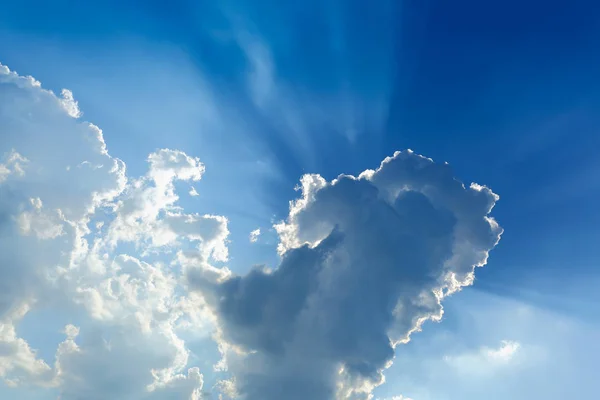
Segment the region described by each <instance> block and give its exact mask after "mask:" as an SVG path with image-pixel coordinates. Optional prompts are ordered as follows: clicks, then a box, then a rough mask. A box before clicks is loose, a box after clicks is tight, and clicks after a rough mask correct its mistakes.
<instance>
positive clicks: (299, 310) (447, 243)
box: [188, 150, 502, 400]
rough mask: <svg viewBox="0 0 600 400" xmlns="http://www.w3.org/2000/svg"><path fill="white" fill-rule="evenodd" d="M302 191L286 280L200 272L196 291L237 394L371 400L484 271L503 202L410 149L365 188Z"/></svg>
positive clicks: (283, 235) (262, 274)
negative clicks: (215, 321) (403, 349)
mask: <svg viewBox="0 0 600 400" xmlns="http://www.w3.org/2000/svg"><path fill="white" fill-rule="evenodd" d="M300 189H301V191H302V197H301V198H299V199H298V200H296V201H294V202H292V203H291V204H290V213H289V217H288V218H287V221H285V222H282V223H281V224H279V225H276V229H277V231H278V233H279V235H280V245H279V251H280V253H281V254H282V256H283V260H282V262H281V265H280V266H279V267H278V268H277V269H275V270H269V269H267V268H255V269H254V270H252V271H251V272H250V273H248V274H247V275H245V276H231V275H230V273H229V272H228V271H220V273H219V271H215V270H214V269H211V270H207V269H205V268H204V269H203V268H193V269H190V270H189V271H188V276H189V280H190V282H191V284H192V285H194V286H195V287H197V288H199V289H200V290H202V291H203V292H204V293H205V294H206V298H207V300H208V302H209V304H210V305H211V306H212V307H213V309H214V311H215V313H216V314H217V315H218V317H219V321H220V337H221V340H222V343H223V346H222V348H223V349H224V353H225V354H224V355H225V356H226V357H227V361H228V363H229V367H230V369H231V371H232V372H233V374H234V376H235V378H234V379H233V380H231V381H230V382H229V383H230V385H229V387H230V388H232V387H233V388H232V392H236V394H238V395H241V396H242V397H243V398H245V399H246V400H270V399H273V400H275V399H289V400H295V399H298V400H300V399H315V400H328V399H356V400H358V399H368V398H370V397H371V391H372V390H373V388H374V387H376V386H377V385H379V384H381V383H382V382H383V381H384V375H383V371H384V370H385V369H386V368H387V367H389V365H390V364H391V362H392V360H393V357H394V349H395V347H396V346H397V345H398V344H400V343H403V342H406V341H408V340H409V337H410V335H411V333H413V332H414V331H416V330H419V329H420V327H421V324H422V323H423V322H424V321H426V320H429V319H434V320H435V319H440V318H441V316H442V312H443V309H442V304H441V303H442V300H443V299H444V297H446V296H448V295H450V294H452V293H454V292H456V291H458V290H460V288H461V287H463V286H466V285H470V284H472V283H473V279H474V269H475V267H478V266H483V265H484V264H485V263H486V261H487V257H488V252H489V251H490V250H491V249H492V248H493V247H494V246H495V245H496V244H497V242H498V240H499V239H500V235H501V233H502V230H501V228H500V227H499V225H498V224H497V223H496V222H495V220H494V219H492V218H491V217H489V213H490V211H491V210H492V207H493V206H494V204H495V202H496V201H497V200H498V196H497V195H495V194H494V193H493V192H492V191H491V190H490V189H488V188H486V187H484V186H480V185H477V184H471V185H470V186H469V187H465V186H464V185H463V184H462V183H461V182H459V181H458V180H456V179H455V178H454V177H453V175H452V171H451V169H450V167H449V166H448V165H447V164H436V163H434V162H433V161H432V160H431V159H428V158H425V157H422V156H420V155H417V154H415V153H413V152H412V151H410V150H409V151H405V152H396V153H395V154H394V156H393V157H388V158H386V159H385V160H384V161H383V162H382V163H381V166H380V167H379V168H378V169H377V170H367V171H364V172H363V173H362V174H361V175H360V176H358V177H354V176H348V175H341V176H339V177H338V178H337V179H335V180H334V181H332V182H327V181H326V180H325V179H323V178H322V177H321V176H319V175H305V176H304V177H303V178H302V180H301V187H300Z"/></svg>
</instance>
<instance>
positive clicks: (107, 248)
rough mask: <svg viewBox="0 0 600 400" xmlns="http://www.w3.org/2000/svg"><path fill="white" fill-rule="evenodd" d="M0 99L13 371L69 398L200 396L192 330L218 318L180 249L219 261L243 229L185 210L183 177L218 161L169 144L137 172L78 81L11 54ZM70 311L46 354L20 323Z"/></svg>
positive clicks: (4, 271)
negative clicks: (82, 99)
mask: <svg viewBox="0 0 600 400" xmlns="http://www.w3.org/2000/svg"><path fill="white" fill-rule="evenodd" d="M0 109H1V110H2V112H1V113H0V132H4V133H5V134H4V135H3V137H2V141H0V155H2V158H1V159H0V183H1V184H2V189H1V193H2V195H1V196H0V216H2V217H3V218H1V219H0V228H2V229H0V379H2V380H3V381H4V382H5V384H6V385H10V386H43V387H54V388H56V390H58V391H59V393H60V398H61V399H64V400H74V399H81V398H86V399H108V398H118V399H126V400H130V399H135V400H138V399H157V400H158V399H165V398H174V399H200V397H201V390H202V387H203V384H204V382H203V377H202V374H201V373H200V370H199V369H198V368H197V367H196V366H194V365H190V364H191V361H190V357H189V354H190V351H189V349H188V347H187V344H186V342H185V341H184V340H183V339H182V332H183V331H185V332H186V333H188V334H189V333H190V332H193V334H194V335H196V336H198V335H200V336H202V335H204V336H206V335H208V333H209V332H210V329H211V324H212V319H211V316H210V314H209V313H207V312H206V310H205V308H204V306H203V301H202V299H201V298H199V297H198V296H197V295H195V294H192V295H188V293H187V292H186V290H185V288H184V287H183V286H182V282H183V280H182V279H181V274H182V273H184V272H185V270H186V268H189V267H188V266H187V264H185V263H183V262H182V258H181V257H180V254H182V249H185V250H186V251H188V252H191V253H193V254H195V255H196V256H197V259H194V260H201V262H202V263H203V264H204V265H206V268H209V267H210V263H211V262H213V261H215V260H220V261H223V260H226V259H227V257H228V253H227V236H228V234H229V231H228V228H227V219H226V218H224V217H221V216H215V215H203V214H186V213H184V212H183V211H182V210H181V208H180V207H179V206H178V205H177V201H178V199H179V196H178V194H177V192H176V190H175V182H177V181H183V182H195V181H199V180H200V179H201V177H202V174H203V173H204V165H203V164H202V163H201V162H200V160H199V159H198V158H196V157H191V156H188V155H187V154H185V153H183V152H181V151H178V150H171V149H161V150H158V151H157V152H155V153H152V154H150V155H149V157H148V173H147V174H146V175H144V176H142V177H138V178H133V179H128V178H127V176H126V174H125V164H124V163H123V162H122V161H121V160H118V159H116V158H114V157H112V156H111V155H110V154H109V153H108V149H107V147H106V144H105V143H104V138H103V134H102V131H101V130H100V128H98V127H97V126H95V125H93V124H90V123H85V122H81V121H80V120H79V119H78V117H79V116H80V115H81V112H80V110H79V108H78V106H77V102H76V101H75V99H74V98H73V96H72V93H71V92H70V91H68V90H63V92H62V97H60V98H59V97H57V96H56V95H55V94H54V93H52V92H51V91H48V90H44V89H42V88H41V85H40V84H39V82H37V81H35V80H34V79H32V78H28V77H21V76H19V75H17V74H16V73H14V72H11V71H10V70H9V69H8V68H6V67H4V66H2V65H0ZM94 228H95V229H94ZM127 243H131V244H132V245H133V246H127ZM133 248H135V251H136V254H135V256H132V255H129V254H127V253H126V252H127V250H128V249H133ZM65 312H68V313H70V314H69V317H68V318H69V320H70V319H73V320H76V321H77V325H76V326H75V325H73V324H67V323H68V322H70V321H68V320H67V321H64V322H65V324H66V326H65V328H64V335H65V338H64V340H63V341H62V342H61V343H56V345H57V348H56V351H55V357H54V359H53V360H42V359H40V358H39V356H38V355H37V353H36V351H35V349H33V348H32V347H31V346H30V344H29V343H27V341H25V340H24V339H23V338H22V337H19V335H18V334H19V324H20V323H21V321H22V320H23V318H25V317H28V318H37V317H36V316H37V315H40V313H43V315H48V316H49V317H50V318H53V316H55V315H64V313H65ZM38 326H39V328H40V329H42V330H43V329H49V328H46V327H45V322H44V323H42V322H40V323H39V324H38ZM50 362H52V364H50Z"/></svg>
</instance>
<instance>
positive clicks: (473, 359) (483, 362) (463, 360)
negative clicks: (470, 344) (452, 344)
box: [444, 340, 521, 376]
mask: <svg viewBox="0 0 600 400" xmlns="http://www.w3.org/2000/svg"><path fill="white" fill-rule="evenodd" d="M520 348H521V344H520V343H519V342H515V341H510V340H502V341H501V342H500V345H499V346H498V347H495V348H490V347H487V346H484V347H481V348H480V349H478V350H476V351H474V352H467V353H462V354H459V355H451V356H446V357H444V361H445V362H446V363H448V365H450V366H451V367H452V368H453V369H454V370H455V371H456V372H457V373H458V374H462V375H466V376H482V375H491V374H493V373H496V372H497V370H498V369H499V368H504V367H508V366H509V365H510V364H511V361H513V359H514V358H515V357H516V356H518V353H519V350H520Z"/></svg>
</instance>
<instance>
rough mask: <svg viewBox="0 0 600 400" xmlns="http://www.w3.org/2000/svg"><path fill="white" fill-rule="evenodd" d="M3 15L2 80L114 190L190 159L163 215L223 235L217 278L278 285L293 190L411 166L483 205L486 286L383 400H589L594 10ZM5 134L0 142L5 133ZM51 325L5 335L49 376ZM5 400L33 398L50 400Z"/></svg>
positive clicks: (427, 7)
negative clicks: (273, 273) (492, 231)
mask: <svg viewBox="0 0 600 400" xmlns="http://www.w3.org/2000/svg"><path fill="white" fill-rule="evenodd" d="M2 10H3V11H2V12H1V13H0V62H1V63H2V64H3V65H6V66H8V67H9V68H10V69H11V70H14V71H16V72H17V73H18V74H19V75H21V76H25V75H32V76H33V77H35V78H36V79H37V80H39V81H40V82H41V83H42V86H43V87H44V88H46V89H50V90H53V91H54V92H55V93H60V91H61V89H63V88H67V89H69V90H71V91H72V92H73V95H74V97H75V99H76V100H77V101H78V106H79V109H80V110H81V111H82V112H83V116H82V117H80V119H82V120H85V121H90V122H92V123H94V124H95V125H97V126H99V127H100V128H101V129H102V130H103V133H104V140H105V142H106V145H107V146H108V149H109V152H110V155H111V156H112V157H116V158H119V159H121V160H123V161H124V162H125V163H126V165H127V174H128V176H131V177H140V176H143V175H144V174H146V171H147V170H148V167H147V165H148V164H147V161H146V160H147V157H148V154H150V153H153V152H156V151H157V150H158V149H162V148H169V149H177V150H180V151H182V152H184V153H185V154H187V155H189V156H190V157H198V158H199V159H200V160H201V162H202V163H203V164H204V166H205V167H206V171H205V172H203V173H202V179H201V180H195V179H194V178H193V174H192V175H190V176H192V177H191V178H190V177H189V176H188V177H187V178H185V179H184V178H181V176H178V177H175V178H174V181H173V184H174V187H175V188H176V189H177V191H178V193H181V194H180V196H179V197H180V198H179V202H178V204H179V205H180V206H181V207H182V208H183V209H185V210H186V212H192V213H201V214H204V213H208V214H211V215H219V216H221V215H222V216H226V217H227V219H228V224H227V227H228V231H229V236H228V239H227V247H228V252H229V258H228V259H227V261H223V260H221V261H219V260H217V264H218V265H225V264H226V265H227V267H228V268H229V269H230V270H231V271H232V272H233V273H234V274H239V275H241V276H244V274H246V273H247V272H248V271H249V269H250V267H251V266H252V265H254V264H263V263H266V264H267V265H269V266H270V267H272V268H275V267H276V266H277V265H278V264H279V256H278V254H277V244H278V243H279V242H280V241H281V240H282V239H281V238H282V236H281V232H280V231H279V232H278V231H277V230H276V229H274V228H273V224H274V223H277V222H278V221H281V220H285V219H286V218H288V213H289V201H290V200H293V199H295V198H297V197H298V196H299V194H298V192H296V191H294V187H295V186H296V185H297V183H298V182H299V179H300V177H301V176H302V175H303V174H307V173H316V174H320V175H321V176H322V177H323V178H325V179H326V180H332V179H334V178H336V177H337V176H338V175H339V174H341V173H344V174H351V175H355V176H358V174H360V173H361V172H362V171H364V170H366V169H375V168H377V166H378V165H379V163H380V162H381V161H382V160H383V159H384V158H385V157H387V156H391V155H392V154H393V153H394V151H396V150H405V149H412V150H414V151H415V152H416V153H418V154H422V155H424V156H426V157H430V158H432V159H433V160H435V162H436V163H443V162H448V163H449V164H450V166H451V167H452V171H453V174H454V176H455V177H457V178H458V179H460V180H461V181H463V182H465V183H466V184H467V186H468V184H469V183H470V182H477V183H479V184H482V185H486V186H487V187H489V188H491V189H492V190H493V191H494V192H495V193H497V194H499V196H500V200H499V201H498V203H497V205H496V207H495V208H494V210H493V213H492V215H493V217H494V218H495V219H496V220H497V221H498V223H499V224H500V225H501V226H502V228H503V229H504V234H503V236H502V239H501V241H500V242H499V244H498V245H497V247H496V248H494V249H493V250H492V251H491V253H490V258H489V261H488V263H487V265H486V267H485V268H481V269H478V270H477V273H476V278H475V283H474V285H473V286H472V287H468V288H465V289H464V290H463V291H462V292H461V293H458V294H456V295H455V296H452V297H450V298H449V299H447V300H446V301H445V302H444V305H445V308H446V312H445V315H444V318H443V320H442V322H441V323H430V322H427V323H425V325H424V327H423V331H422V332H419V333H417V334H414V335H413V337H412V340H411V342H410V343H408V344H406V345H401V346H399V347H397V348H396V356H397V361H396V362H395V363H394V365H393V366H392V367H391V368H390V369H389V370H387V372H386V377H387V382H386V383H385V384H383V385H381V386H379V387H377V388H376V389H375V392H374V393H375V395H376V396H377V397H378V398H381V399H392V398H393V396H399V395H403V396H406V397H408V398H410V399H414V400H423V399H444V398H447V399H450V400H451V399H479V398H482V397H486V398H492V399H495V398H507V397H510V398H513V399H530V398H547V399H549V400H552V399H562V398H564V397H565V396H569V397H577V398H582V399H586V398H590V399H591V398H594V397H595V394H594V392H593V390H594V385H593V383H594V382H593V377H592V375H591V374H590V372H589V371H591V370H593V369H594V368H595V367H597V365H598V363H597V361H595V360H594V358H596V359H597V357H598V355H599V354H598V353H597V350H595V345H594V342H595V340H597V338H598V337H599V335H600V326H599V324H600V315H599V314H598V311H597V310H598V306H599V304H598V303H599V302H600V296H599V295H598V294H597V291H596V290H595V288H596V287H597V285H598V283H600V273H599V272H598V264H599V262H600V257H599V256H598V253H597V251H596V246H597V243H598V242H599V240H600V234H599V231H598V228H597V226H598V224H599V223H600V214H599V213H598V212H597V200H596V199H597V197H598V195H600V184H598V183H597V182H599V180H598V177H599V176H600V161H599V158H598V157H597V155H596V153H597V151H598V149H600V135H599V134H598V131H599V130H600V116H599V115H598V112H597V110H598V108H599V107H600V81H599V80H598V79H597V71H598V70H600V55H599V53H598V51H597V48H598V46H599V45H600V43H599V41H600V39H599V38H600V5H597V4H596V3H595V2H593V1H590V0H588V1H584V0H575V1H570V2H562V1H546V2H541V1H533V0H526V1H512V0H511V1H502V2H501V1H492V2H479V1H473V0H465V1H454V2H444V1H436V0H428V1H421V2H414V1H400V2H393V1H375V2H373V3H369V4H368V5H367V3H365V2H359V1H346V2H342V1H326V2H317V1H307V2H303V3H299V4H298V5H295V4H291V3H290V4H281V3H280V2H271V1H269V2H267V1H263V2H258V3H257V2H250V1H222V2H216V3H215V2H213V3H209V2H202V1H194V2H192V1H174V2H171V3H169V4H168V5H167V4H166V3H164V2H155V1H147V2H133V1H128V2H113V1H105V2H95V1H90V2H75V3H74V2H67V1H54V2H51V3H46V2H38V1H21V2H10V3H7V4H4V5H2ZM33 10H35V11H33ZM7 93H8V92H7ZM6 98H7V99H10V97H8V95H7V97H6ZM8 126H9V125H6V126H1V125H0V128H2V129H5V131H2V132H0V135H2V136H4V135H6V137H8V136H9V135H11V134H14V133H12V132H9V130H8V128H7V127H8ZM49 132H50V130H49ZM39 135H42V133H39ZM15 140H16V139H15ZM44 140H49V139H44ZM8 143H13V141H12V139H11V140H10V141H8ZM14 143H18V141H14ZM49 143H50V142H49ZM15 146H16V145H15ZM15 148H16V147H15ZM0 150H2V152H4V151H6V152H7V153H8V151H10V150H11V148H6V149H5V146H4V145H3V146H2V147H1V148H0ZM17 150H18V149H17ZM57 154H58V153H57ZM28 158H30V157H28ZM185 162H186V163H192V164H189V165H192V167H194V168H195V167H197V165H196V164H194V163H193V161H189V160H188V159H185ZM6 165H9V164H6ZM186 165H188V164H186ZM192 167H190V168H192ZM191 187H194V188H195V190H197V192H198V194H199V195H198V196H191V195H189V194H188V192H189V191H190V188H191ZM49 196H50V197H51V195H49ZM42 200H44V199H42ZM44 203H46V201H45V200H44ZM307 215H308V214H307ZM307 218H308V217H307ZM310 218H312V214H311V217H310ZM290 223H291V222H290ZM299 224H300V223H299ZM298 226H300V225H298ZM257 228H260V230H261V234H260V236H259V237H258V240H257V242H256V243H251V242H250V241H249V240H248V235H249V234H250V232H251V231H252V230H254V229H257ZM306 229H308V228H306ZM307 235H309V234H307ZM309 236H310V235H309ZM309 236H306V237H307V238H308V237H309ZM298 237H302V236H301V235H299V236H298ZM313 239H315V238H310V239H306V240H309V241H310V240H313ZM321 239H322V238H321ZM149 240H153V239H149ZM191 240H192V241H193V239H191ZM203 240H205V239H203ZM123 246H124V247H123V249H125V250H123V251H130V250H129V249H128V248H127V247H126V246H127V245H125V244H123ZM132 247H135V246H133V245H132ZM492 247H493V246H492ZM136 256H140V257H142V256H141V255H136ZM61 310H62V309H61ZM34 312H35V311H30V313H34ZM52 313H56V314H52ZM52 313H51V314H49V315H51V317H47V316H44V315H37V314H27V316H25V317H24V319H23V320H22V321H21V322H20V324H21V325H20V326H21V328H20V329H17V331H18V332H21V333H20V335H21V336H22V337H23V338H25V339H27V340H28V342H29V343H30V345H31V346H32V347H35V348H37V349H38V354H40V355H42V356H43V357H44V358H45V359H46V361H47V362H48V363H52V362H53V359H54V354H55V351H56V347H57V345H58V343H59V342H61V341H62V340H63V338H64V335H63V334H62V333H60V330H61V329H62V328H63V326H64V325H65V324H66V323H72V324H75V325H77V324H76V320H77V318H75V317H73V315H74V314H72V313H71V311H64V310H62V311H56V310H54V311H52ZM70 313H71V314H70ZM519 313H521V314H519ZM41 314H43V313H41ZM32 315H33V316H32ZM55 315H59V316H56V317H55ZM60 315H62V316H60ZM67 315H69V316H67ZM28 317H29V319H27V318H28ZM226 317H227V315H225V314H224V315H223V316H222V318H226ZM45 319H48V321H45ZM488 319H489V321H488ZM59 320H60V321H59ZM66 320H69V321H66ZM56 321H59V322H56ZM40 324H43V325H44V326H47V327H48V328H47V329H45V330H44V332H46V333H45V334H44V335H47V338H48V339H47V340H46V339H45V338H44V337H43V335H37V334H36V330H38V329H39V326H40ZM82 324H83V322H82ZM231 324H232V325H231V329H232V330H236V329H240V328H239V326H237V325H235V324H234V323H233V322H231ZM54 325H56V326H54ZM92 325H93V324H92ZM99 329H100V328H99ZM83 332H84V331H83V330H82V335H83ZM36 335H37V336H36ZM190 335H191V337H195V336H194V334H190ZM39 336H41V337H39ZM184 336H185V335H184V334H181V337H184ZM186 341H187V342H188V350H190V352H191V353H192V354H193V357H192V358H191V360H192V361H190V362H189V364H188V367H193V366H198V367H199V368H200V372H201V373H202V374H203V375H204V380H205V385H204V390H208V389H209V388H210V385H212V384H214V382H215V381H216V380H218V379H220V378H219V377H218V376H219V375H218V373H213V372H212V367H211V365H212V364H214V363H215V362H217V361H218V358H219V355H218V353H217V351H216V350H215V345H214V343H213V342H212V341H210V340H208V339H206V338H201V339H193V338H189V339H186ZM34 345H35V346H34ZM513 345H514V346H513ZM503 346H504V347H503ZM511 346H512V347H511ZM503 348H504V349H505V350H506V352H507V353H502V354H505V355H504V356H502V357H504V358H502V357H501V358H502V359H501V360H500V361H498V360H497V359H494V360H496V361H494V360H491V359H490V357H491V358H494V356H490V354H496V353H493V351H496V350H498V349H503ZM509 353H510V354H509ZM506 354H509V355H506ZM0 357H1V355H0ZM490 360H491V361H490ZM107 362H108V361H107ZM194 362H195V363H196V364H198V365H192V364H193V363H194ZM477 363H480V364H477ZM497 364H498V365H497ZM1 365H2V364H1V363H0V367H1ZM186 368H187V367H186ZM231 370H232V371H235V367H232V369H231ZM487 370H489V373H488V372H485V371H487ZM1 371H2V368H0V372H1ZM473 371H480V372H481V371H483V372H481V373H482V374H484V375H482V376H478V375H477V374H475V373H474V372H473ZM240 374H243V372H240ZM545 377H550V378H551V380H548V379H547V378H545ZM473 382H476V383H477V384H474V383H473ZM481 382H485V384H483V383H481ZM507 382H508V384H507ZM209 384H210V385H209ZM5 390H11V391H12V390H24V391H27V393H30V392H31V393H34V395H33V396H34V397H32V398H35V399H38V398H39V399H46V398H54V397H52V396H55V392H52V391H57V390H58V391H60V390H61V389H60V388H58V389H57V388H56V387H53V388H52V389H48V390H50V392H48V391H45V390H46V389H43V390H42V389H39V388H37V389H27V388H24V389H6V388H2V389H0V393H4V391H5ZM32 391H33V392H32ZM6 393H13V392H6ZM19 393H21V392H19ZM49 393H52V394H49ZM65 393H66V392H63V396H67V397H65V398H69V397H68V396H69V394H68V393H66V394H65ZM246 395H247V396H250V397H248V399H250V400H251V399H252V398H253V397H251V395H249V394H246ZM6 396H13V397H14V396H16V395H9V394H7V395H6ZM36 396H37V397H36ZM72 396H75V394H72ZM122 396H125V397H122V398H124V399H128V398H129V397H127V396H128V395H126V394H123V395H122ZM131 396H132V397H131V398H137V397H134V395H133V394H132V395H131ZM173 396H176V395H173ZM443 396H446V397H443ZM494 396H496V397H494ZM100 398H101V397H100ZM174 398H179V397H174ZM181 398H184V397H181ZM215 398H216V397H215Z"/></svg>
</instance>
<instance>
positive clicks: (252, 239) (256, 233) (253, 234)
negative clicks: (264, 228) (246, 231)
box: [249, 228, 260, 243]
mask: <svg viewBox="0 0 600 400" xmlns="http://www.w3.org/2000/svg"><path fill="white" fill-rule="evenodd" d="M259 236H260V228H256V229H255V230H253V231H252V232H250V238H249V239H250V243H256V242H258V237H259Z"/></svg>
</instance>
